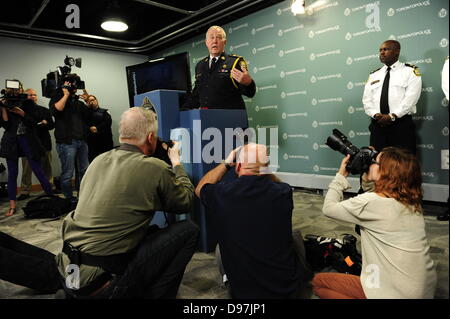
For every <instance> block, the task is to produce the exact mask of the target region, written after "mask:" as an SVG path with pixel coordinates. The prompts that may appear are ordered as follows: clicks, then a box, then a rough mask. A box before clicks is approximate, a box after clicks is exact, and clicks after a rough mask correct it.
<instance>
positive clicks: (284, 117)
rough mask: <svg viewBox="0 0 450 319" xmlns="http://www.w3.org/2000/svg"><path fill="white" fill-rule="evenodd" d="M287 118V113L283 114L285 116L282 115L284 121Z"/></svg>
mask: <svg viewBox="0 0 450 319" xmlns="http://www.w3.org/2000/svg"><path fill="white" fill-rule="evenodd" d="M286 117H287V115H286V113H285V112H283V114H281V118H282V119H283V120H285V119H286Z"/></svg>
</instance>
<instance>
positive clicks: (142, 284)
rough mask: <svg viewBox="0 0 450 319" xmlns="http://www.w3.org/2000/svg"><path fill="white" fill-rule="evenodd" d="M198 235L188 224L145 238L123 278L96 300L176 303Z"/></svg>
mask: <svg viewBox="0 0 450 319" xmlns="http://www.w3.org/2000/svg"><path fill="white" fill-rule="evenodd" d="M198 234H199V228H198V226H197V225H195V224H194V223H193V222H191V221H189V220H185V221H182V222H177V223H174V224H171V225H169V226H168V227H166V228H163V229H160V230H158V231H156V232H152V233H149V234H147V236H146V237H145V238H144V239H143V240H142V241H141V243H140V244H139V246H138V247H137V250H136V252H135V254H134V255H133V257H132V259H131V261H130V263H129V264H128V266H127V268H126V270H125V272H124V274H123V275H121V276H118V277H116V278H115V279H113V280H112V282H111V284H110V285H109V286H108V288H106V289H105V290H104V291H102V292H100V293H99V294H98V295H96V296H95V298H99V299H104V298H108V299H117V298H127V299H128V298H145V299H175V297H176V296H177V292H178V288H179V286H180V283H181V280H182V279H183V274H184V271H185V269H186V266H187V264H188V263H189V261H190V260H191V258H192V255H193V254H194V251H195V248H196V247H197V241H198Z"/></svg>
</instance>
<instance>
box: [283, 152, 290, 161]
mask: <svg viewBox="0 0 450 319" xmlns="http://www.w3.org/2000/svg"><path fill="white" fill-rule="evenodd" d="M283 158H284V160H285V161H287V160H288V159H289V155H287V154H286V153H284V155H283Z"/></svg>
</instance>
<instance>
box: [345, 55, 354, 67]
mask: <svg viewBox="0 0 450 319" xmlns="http://www.w3.org/2000/svg"><path fill="white" fill-rule="evenodd" d="M346 62H347V65H350V64H352V63H353V59H352V58H350V57H349V58H347V61H346Z"/></svg>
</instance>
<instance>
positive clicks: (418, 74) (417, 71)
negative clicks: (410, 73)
mask: <svg viewBox="0 0 450 319" xmlns="http://www.w3.org/2000/svg"><path fill="white" fill-rule="evenodd" d="M414 74H415V75H416V76H422V74H420V71H419V68H418V67H415V68H414Z"/></svg>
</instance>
